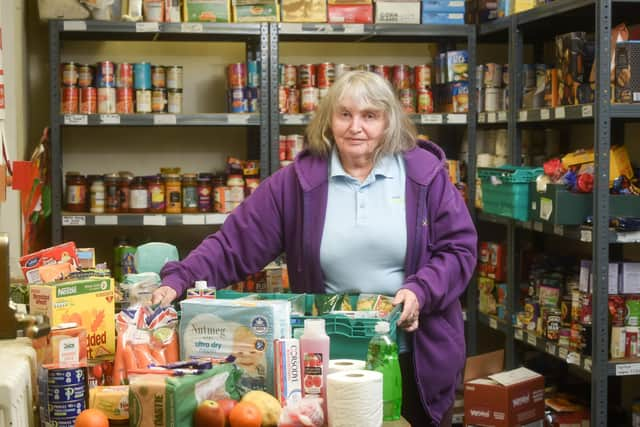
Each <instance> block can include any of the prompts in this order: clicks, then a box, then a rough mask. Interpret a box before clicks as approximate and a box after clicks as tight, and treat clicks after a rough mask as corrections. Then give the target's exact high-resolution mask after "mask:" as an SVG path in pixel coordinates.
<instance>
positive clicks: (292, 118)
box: [282, 114, 305, 125]
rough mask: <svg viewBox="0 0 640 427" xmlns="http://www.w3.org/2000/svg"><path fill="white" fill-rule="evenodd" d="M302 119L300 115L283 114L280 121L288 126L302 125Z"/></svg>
mask: <svg viewBox="0 0 640 427" xmlns="http://www.w3.org/2000/svg"><path fill="white" fill-rule="evenodd" d="M304 117H305V116H303V115H301V114H283V115H282V121H283V122H284V123H286V124H288V125H303V124H304Z"/></svg>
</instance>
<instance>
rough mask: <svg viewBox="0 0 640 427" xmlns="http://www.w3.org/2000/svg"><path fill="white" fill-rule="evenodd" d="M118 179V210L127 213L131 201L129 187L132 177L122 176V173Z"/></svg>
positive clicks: (128, 175)
mask: <svg viewBox="0 0 640 427" xmlns="http://www.w3.org/2000/svg"><path fill="white" fill-rule="evenodd" d="M119 175H120V178H119V179H118V199H119V201H120V210H119V212H122V213H127V212H129V203H130V199H131V189H130V188H129V186H130V185H131V180H132V179H133V176H131V175H130V174H129V173H127V174H123V173H122V172H121V173H120V174H119Z"/></svg>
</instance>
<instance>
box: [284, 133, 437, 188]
mask: <svg viewBox="0 0 640 427" xmlns="http://www.w3.org/2000/svg"><path fill="white" fill-rule="evenodd" d="M404 159H405V164H406V174H407V177H408V178H409V179H411V180H412V181H414V182H415V183H417V184H419V185H424V186H427V185H429V183H431V181H432V180H433V178H434V176H435V175H436V173H437V172H438V170H439V169H440V168H441V167H444V163H445V161H446V157H445V155H444V152H443V151H442V149H441V148H440V147H438V146H437V145H436V144H435V143H433V142H431V141H427V140H423V139H418V140H417V141H416V146H415V147H414V148H412V149H411V150H409V151H407V152H405V153H404ZM329 160H330V159H329V158H326V157H317V156H313V155H312V154H311V153H310V152H309V150H304V151H302V152H301V153H300V154H298V156H297V157H296V161H295V162H294V168H295V171H296V175H297V176H298V180H299V181H300V186H301V187H302V190H303V191H304V192H309V191H312V190H313V189H315V188H316V187H318V186H319V185H321V184H323V183H326V182H327V180H328V176H329Z"/></svg>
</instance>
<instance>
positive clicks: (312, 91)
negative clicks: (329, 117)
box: [300, 87, 318, 113]
mask: <svg viewBox="0 0 640 427" xmlns="http://www.w3.org/2000/svg"><path fill="white" fill-rule="evenodd" d="M300 92H301V98H302V99H301V108H300V111H301V112H302V113H312V112H314V111H315V109H316V108H318V88H315V87H304V88H302V89H300Z"/></svg>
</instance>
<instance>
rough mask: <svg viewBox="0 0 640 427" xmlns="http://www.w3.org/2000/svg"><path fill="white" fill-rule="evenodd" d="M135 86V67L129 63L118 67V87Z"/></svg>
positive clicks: (123, 63) (120, 64) (122, 63)
mask: <svg viewBox="0 0 640 427" xmlns="http://www.w3.org/2000/svg"><path fill="white" fill-rule="evenodd" d="M132 86H133V66H132V65H131V64H130V63H128V62H121V63H119V64H117V65H116V87H132Z"/></svg>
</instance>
